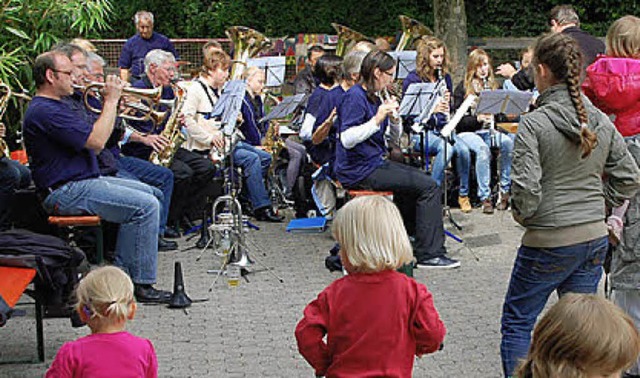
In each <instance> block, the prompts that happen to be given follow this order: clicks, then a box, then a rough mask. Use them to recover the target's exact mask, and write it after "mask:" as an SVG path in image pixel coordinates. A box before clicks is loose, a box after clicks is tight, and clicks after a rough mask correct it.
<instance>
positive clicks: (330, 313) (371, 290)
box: [296, 196, 446, 377]
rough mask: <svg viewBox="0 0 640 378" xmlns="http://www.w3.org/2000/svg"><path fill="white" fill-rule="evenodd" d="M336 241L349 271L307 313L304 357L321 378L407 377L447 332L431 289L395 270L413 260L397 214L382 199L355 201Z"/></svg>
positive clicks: (300, 332) (340, 220) (342, 216)
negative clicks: (323, 377)
mask: <svg viewBox="0 0 640 378" xmlns="http://www.w3.org/2000/svg"><path fill="white" fill-rule="evenodd" d="M333 236H334V237H335V238H336V240H337V241H338V243H340V246H341V250H340V257H341V258H342V263H343V264H344V267H345V269H346V270H347V271H348V273H349V274H348V275H347V276H345V277H342V278H340V279H339V280H336V281H335V282H334V283H332V284H331V285H329V287H327V288H326V289H325V290H324V291H322V293H320V295H318V298H317V299H315V300H314V301H313V302H311V303H310V304H309V305H308V306H307V307H306V308H305V310H304V317H303V318H302V320H300V322H299V323H298V326H297V327H296V340H297V341H298V350H299V351H300V354H302V356H303V357H304V358H305V359H306V360H307V362H309V364H310V365H311V366H312V367H313V368H314V369H315V372H316V375H318V376H326V377H363V376H369V377H373V376H376V377H382V376H384V377H410V376H411V371H412V370H413V356H414V355H417V356H421V355H423V354H426V353H433V352H435V351H437V350H438V349H439V348H440V345H441V344H442V341H443V340H444V335H445V332H446V330H445V327H444V324H443V323H442V321H441V320H440V316H439V315H438V312H437V311H436V309H435V307H434V305H433V298H432V296H431V293H430V292H429V291H428V290H427V288H426V287H425V286H424V285H422V284H419V283H418V282H416V281H415V280H414V279H412V278H409V277H407V276H405V275H404V274H401V273H398V272H396V269H397V268H398V267H400V266H402V265H404V264H406V263H408V262H410V261H411V260H412V252H411V251H412V250H411V244H410V243H409V238H408V236H407V233H406V231H405V229H404V225H403V223H402V218H401V216H400V212H399V211H398V209H397V208H396V207H395V205H394V204H393V203H392V202H391V201H389V200H388V199H386V198H384V197H381V196H368V197H360V198H356V199H354V200H351V201H349V203H347V204H346V205H345V206H344V207H343V208H342V209H341V210H340V211H339V212H338V215H337V217H336V219H335V221H334V226H333ZM325 335H326V336H327V339H326V342H325V341H323V338H324V336H325Z"/></svg>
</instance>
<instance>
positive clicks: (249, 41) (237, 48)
mask: <svg viewBox="0 0 640 378" xmlns="http://www.w3.org/2000/svg"><path fill="white" fill-rule="evenodd" d="M225 34H227V37H229V39H230V40H231V43H232V44H233V63H232V66H231V78H230V80H239V79H240V76H242V72H244V68H245V67H246V66H247V60H249V58H253V57H255V56H256V55H258V54H259V53H260V52H262V51H264V50H266V49H268V48H269V47H271V40H270V39H269V38H267V37H265V36H264V35H263V34H262V33H260V32H258V31H256V30H253V29H251V28H248V27H246V26H232V27H230V28H229V29H227V30H225Z"/></svg>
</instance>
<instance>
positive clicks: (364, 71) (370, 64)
mask: <svg viewBox="0 0 640 378" xmlns="http://www.w3.org/2000/svg"><path fill="white" fill-rule="evenodd" d="M395 66H396V61H395V60H394V59H393V58H392V57H391V55H389V54H387V53H386V52H384V51H379V50H373V51H371V52H369V53H368V54H367V56H365V57H364V60H363V61H362V67H361V68H360V83H362V84H364V85H365V86H366V87H367V99H369V101H371V102H376V101H377V97H376V90H375V80H376V76H375V74H374V72H375V69H376V68H378V69H380V71H383V72H387V71H389V70H390V69H392V68H393V67H395Z"/></svg>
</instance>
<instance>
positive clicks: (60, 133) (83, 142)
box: [24, 51, 171, 302]
mask: <svg viewBox="0 0 640 378" xmlns="http://www.w3.org/2000/svg"><path fill="white" fill-rule="evenodd" d="M77 72H78V69H77V68H76V67H74V65H73V64H72V63H71V61H70V60H69V58H68V57H67V56H66V55H65V54H64V53H61V52H58V51H50V52H47V53H44V54H41V55H40V56H38V57H37V58H36V61H35V63H34V67H33V78H34V79H35V82H36V96H35V97H34V98H33V100H32V101H31V103H30V104H29V108H28V109H27V112H26V114H25V119H24V137H25V144H26V147H27V152H28V153H29V155H30V157H31V168H32V172H33V179H34V182H35V184H36V187H37V189H38V191H39V193H40V195H41V197H43V198H44V201H43V206H44V208H45V209H46V211H47V212H48V213H50V214H61V215H79V214H93V215H99V216H100V217H101V218H102V219H104V220H106V221H109V222H114V223H119V224H120V230H119V232H118V241H117V244H116V258H115V263H116V265H118V266H120V267H122V268H123V269H124V270H125V271H127V272H128V273H129V275H130V276H131V279H132V281H133V282H134V285H135V295H136V298H137V299H138V301H140V302H164V301H167V300H168V299H169V297H170V294H171V293H169V292H166V291H162V290H157V289H155V288H154V287H153V286H152V285H153V284H154V283H155V282H156V274H157V258H158V232H157V230H158V226H159V225H158V223H159V219H160V204H159V203H158V200H157V199H156V198H155V197H154V196H153V195H151V194H148V193H144V192H142V191H140V190H135V189H132V188H130V187H128V186H127V185H124V184H123V181H126V180H122V179H119V178H115V177H102V176H100V172H99V170H98V161H97V159H96V153H98V152H100V151H101V150H102V149H103V148H104V145H105V143H106V141H107V139H108V138H109V136H110V135H111V132H112V130H113V125H114V122H115V120H116V116H117V106H118V101H119V99H120V97H121V95H122V88H123V86H124V85H123V82H122V81H121V80H120V79H118V78H116V77H115V76H109V77H107V80H106V83H105V87H104V91H103V97H104V106H103V110H102V114H101V115H100V117H98V119H97V120H96V121H95V122H94V123H93V124H92V123H89V122H87V121H85V120H84V119H82V118H81V117H79V116H78V114H77V113H76V112H74V111H73V110H72V109H71V108H70V107H69V105H68V104H66V103H64V102H62V101H61V100H62V98H63V97H65V96H69V95H71V94H72V93H73V87H72V75H76V74H77Z"/></svg>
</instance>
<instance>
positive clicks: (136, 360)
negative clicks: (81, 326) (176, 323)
mask: <svg viewBox="0 0 640 378" xmlns="http://www.w3.org/2000/svg"><path fill="white" fill-rule="evenodd" d="M76 297H77V300H78V304H77V306H76V310H77V311H78V313H79V314H80V319H82V321H84V322H85V323H87V325H88V326H89V328H90V329H91V335H89V336H85V337H82V338H80V339H78V340H76V341H71V342H67V343H65V344H64V345H62V347H61V348H60V350H59V351H58V354H57V355H56V358H55V359H54V360H53V363H52V364H51V367H50V368H49V370H47V374H46V375H45V377H47V378H58V377H74V378H79V377H92V378H100V377H105V378H106V377H157V376H158V361H157V359H156V352H155V350H154V348H153V344H151V341H149V340H147V339H143V338H140V337H137V336H134V335H132V334H130V333H129V332H127V331H125V324H126V323H127V320H132V319H133V317H134V316H135V313H136V302H135V300H134V298H133V283H132V282H131V279H130V278H129V276H128V275H127V274H126V273H124V271H122V270H121V269H120V268H117V267H114V266H105V267H101V268H98V269H96V270H94V271H92V272H90V273H89V274H88V275H87V276H86V277H85V278H84V279H82V281H80V283H79V284H78V288H77V289H76Z"/></svg>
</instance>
